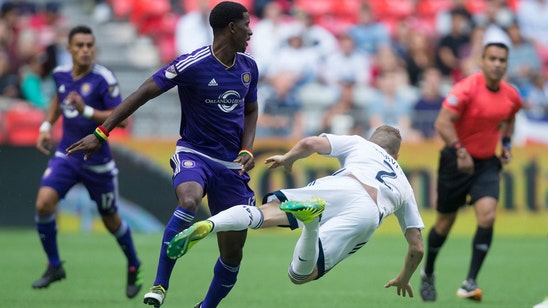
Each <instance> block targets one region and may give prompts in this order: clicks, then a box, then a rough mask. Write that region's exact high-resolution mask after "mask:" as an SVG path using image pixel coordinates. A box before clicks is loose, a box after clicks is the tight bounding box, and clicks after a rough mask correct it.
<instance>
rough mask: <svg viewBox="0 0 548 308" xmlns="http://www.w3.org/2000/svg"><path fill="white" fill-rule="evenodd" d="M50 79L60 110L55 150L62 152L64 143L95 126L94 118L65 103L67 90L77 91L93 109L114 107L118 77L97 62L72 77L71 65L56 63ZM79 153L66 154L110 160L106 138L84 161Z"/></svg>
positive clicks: (92, 160)
mask: <svg viewBox="0 0 548 308" xmlns="http://www.w3.org/2000/svg"><path fill="white" fill-rule="evenodd" d="M53 79H54V81H55V86H56V88H57V96H58V98H59V104H61V111H62V114H63V137H62V138H61V141H60V142H59V145H58V147H57V149H58V151H59V152H61V153H65V149H66V148H67V147H69V146H70V145H71V144H73V143H75V142H76V141H78V140H80V139H81V138H83V137H85V136H87V135H89V134H92V133H93V131H94V130H95V128H96V127H97V122H95V121H93V120H90V119H87V118H85V117H84V116H82V115H81V114H79V113H78V111H77V110H76V109H75V108H73V107H69V106H67V104H66V102H65V98H66V97H67V96H68V95H69V93H70V92H73V91H74V92H77V93H78V94H80V96H82V98H83V100H84V102H85V103H86V105H88V106H90V107H93V108H94V109H97V110H109V109H114V108H115V107H116V106H118V105H119V104H120V102H121V101H122V97H121V94H120V88H119V86H118V80H117V79H116V77H115V76H114V74H113V73H112V72H111V71H110V70H109V69H107V68H106V67H104V66H101V65H99V64H94V66H93V69H92V71H91V72H89V73H88V74H86V75H85V76H83V77H81V78H79V79H76V80H75V79H73V78H72V66H71V65H67V66H60V67H57V68H56V69H55V70H54V72H53ZM83 157H84V153H74V154H73V155H71V156H70V157H69V158H70V159H72V158H74V159H77V160H78V161H81V162H84V163H85V164H90V165H97V164H104V163H106V162H109V161H110V160H112V154H111V152H110V148H109V145H108V143H107V142H104V143H103V144H102V145H101V148H100V149H99V150H98V151H97V152H95V153H94V154H93V155H90V157H89V158H88V160H87V161H83Z"/></svg>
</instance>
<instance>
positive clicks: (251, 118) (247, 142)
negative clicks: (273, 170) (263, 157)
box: [234, 102, 259, 175]
mask: <svg viewBox="0 0 548 308" xmlns="http://www.w3.org/2000/svg"><path fill="white" fill-rule="evenodd" d="M258 116H259V105H258V103H257V102H253V103H246V104H245V110H244V134H243V136H242V149H243V148H245V149H248V150H253V142H254V141H255V129H256V127H257V117H258ZM234 162H236V163H240V164H241V165H242V166H243V168H242V169H241V170H240V175H242V174H244V172H246V171H249V170H251V169H253V168H254V167H255V158H254V157H253V156H250V155H246V154H243V155H239V156H238V157H237V158H236V159H235V160H234Z"/></svg>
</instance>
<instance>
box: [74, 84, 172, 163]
mask: <svg viewBox="0 0 548 308" xmlns="http://www.w3.org/2000/svg"><path fill="white" fill-rule="evenodd" d="M162 93H163V91H162V89H160V87H158V85H157V84H156V82H155V81H154V79H152V77H149V78H148V79H147V80H146V81H145V82H144V83H143V84H142V85H141V86H140V87H139V88H138V89H137V90H136V91H135V92H133V93H131V94H130V95H129V96H128V97H126V98H125V99H124V100H123V101H122V103H121V104H120V105H118V107H116V108H115V109H114V110H113V111H112V113H111V114H110V115H109V116H108V118H107V119H106V120H105V122H104V123H103V125H101V126H102V128H103V129H105V130H106V131H107V132H110V131H111V130H113V129H114V128H115V127H116V126H118V125H119V124H120V123H121V122H122V121H124V120H125V119H126V118H128V117H129V116H130V115H132V114H133V113H134V112H135V111H136V110H137V109H138V108H139V107H141V106H142V105H144V104H145V103H146V102H148V101H149V100H151V99H153V98H155V97H156V96H158V95H160V94H162ZM100 146H101V140H99V139H98V138H97V137H95V135H94V134H89V135H87V136H86V137H84V138H82V139H80V140H79V141H77V142H76V143H74V144H72V145H71V146H69V147H68V148H67V155H71V154H72V153H75V152H85V153H86V155H85V156H84V159H87V158H88V157H89V155H91V154H93V153H94V152H95V151H97V149H99V147H100Z"/></svg>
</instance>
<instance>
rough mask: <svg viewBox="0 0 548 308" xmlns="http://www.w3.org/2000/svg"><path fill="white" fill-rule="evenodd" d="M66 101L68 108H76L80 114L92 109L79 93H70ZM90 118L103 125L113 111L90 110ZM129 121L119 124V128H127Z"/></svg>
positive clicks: (125, 120)
mask: <svg viewBox="0 0 548 308" xmlns="http://www.w3.org/2000/svg"><path fill="white" fill-rule="evenodd" d="M65 101H66V102H67V105H68V106H72V107H74V108H75V109H76V110H78V113H79V114H82V115H85V112H86V109H89V108H91V107H89V106H87V105H86V102H84V99H83V98H82V96H80V94H78V92H75V91H72V92H70V93H69V95H68V96H67V97H66V98H65ZM90 110H91V111H90V116H89V119H90V120H93V121H95V122H97V123H98V124H101V123H103V122H104V121H105V120H106V119H107V118H108V116H110V114H111V113H112V110H114V109H109V110H99V109H94V108H91V109H90ZM127 123H128V121H127V119H124V120H123V121H122V122H120V124H118V127H126V126H127Z"/></svg>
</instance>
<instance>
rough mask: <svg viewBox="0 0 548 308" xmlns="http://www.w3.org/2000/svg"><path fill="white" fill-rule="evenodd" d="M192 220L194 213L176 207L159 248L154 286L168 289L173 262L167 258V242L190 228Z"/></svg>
mask: <svg viewBox="0 0 548 308" xmlns="http://www.w3.org/2000/svg"><path fill="white" fill-rule="evenodd" d="M193 219H194V213H192V212H190V211H188V210H185V209H183V208H182V207H177V208H176V209H175V212H174V213H173V216H171V219H170V220H169V222H168V223H167V226H166V228H165V230H164V236H163V238H162V247H161V248H160V257H159V260H158V269H157V270H156V279H155V280H154V285H155V286H156V285H162V286H163V287H164V288H165V289H166V290H167V289H168V288H169V278H170V277H171V272H172V271H173V267H174V266H175V261H176V260H173V259H170V258H169V257H168V256H167V245H168V244H169V241H171V239H172V238H173V237H174V236H175V235H176V234H177V233H179V232H181V231H183V230H184V229H186V228H188V227H189V226H190V223H191V222H192V220H193Z"/></svg>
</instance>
